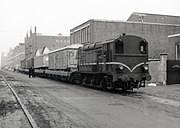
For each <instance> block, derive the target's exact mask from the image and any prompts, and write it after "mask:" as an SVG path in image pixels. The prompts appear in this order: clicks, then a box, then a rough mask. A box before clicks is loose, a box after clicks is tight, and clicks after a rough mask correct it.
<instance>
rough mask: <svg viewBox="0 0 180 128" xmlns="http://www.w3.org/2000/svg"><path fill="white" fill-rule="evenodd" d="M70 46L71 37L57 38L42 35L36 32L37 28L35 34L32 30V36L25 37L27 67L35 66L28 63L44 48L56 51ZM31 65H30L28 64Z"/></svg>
mask: <svg viewBox="0 0 180 128" xmlns="http://www.w3.org/2000/svg"><path fill="white" fill-rule="evenodd" d="M69 44H70V37H69V36H62V34H61V33H60V34H58V35H57V36H46V35H41V34H39V33H37V32H36V27H35V29H34V33H33V32H32V30H31V29H30V34H29V35H28V33H27V35H26V37H25V61H26V63H27V64H25V65H26V67H27V68H28V67H29V66H33V62H30V63H29V62H28V60H31V59H32V58H33V57H34V56H36V52H37V51H38V52H39V51H42V49H43V48H44V47H46V48H47V49H49V51H51V50H55V49H58V48H61V47H64V46H67V45H69ZM40 54H41V53H40ZM28 63H29V64H28Z"/></svg>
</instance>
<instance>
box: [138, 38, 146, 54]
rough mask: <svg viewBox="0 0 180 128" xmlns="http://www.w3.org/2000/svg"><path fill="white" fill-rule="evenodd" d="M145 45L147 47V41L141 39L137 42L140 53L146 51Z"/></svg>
mask: <svg viewBox="0 0 180 128" xmlns="http://www.w3.org/2000/svg"><path fill="white" fill-rule="evenodd" d="M146 47H147V43H146V42H145V41H141V42H140V43H139V50H140V53H141V54H146V52H147V48H146Z"/></svg>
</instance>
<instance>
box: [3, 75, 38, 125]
mask: <svg viewBox="0 0 180 128" xmlns="http://www.w3.org/2000/svg"><path fill="white" fill-rule="evenodd" d="M0 76H1V77H2V79H3V80H4V82H5V83H6V84H7V86H8V87H9V88H10V90H11V91H12V93H13V95H14V97H15V99H16V100H17V102H18V103H19V105H20V107H21V109H22V110H23V112H24V114H25V116H26V117H27V119H28V121H29V123H30V125H31V127H32V128H38V127H37V124H36V123H35V121H34V120H33V118H32V116H31V115H30V113H29V112H28V110H27V109H26V107H25V106H24V105H23V103H22V102H21V100H20V98H19V97H18V95H17V93H16V92H15V91H14V89H13V88H12V87H11V84H10V83H8V81H7V80H6V79H5V77H4V76H3V75H2V74H0Z"/></svg>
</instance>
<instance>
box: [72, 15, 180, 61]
mask: <svg viewBox="0 0 180 128" xmlns="http://www.w3.org/2000/svg"><path fill="white" fill-rule="evenodd" d="M134 15H135V16H134ZM139 15H140V14H139ZM142 15H143V14H141V15H140V16H139V18H140V19H141V20H140V21H139V19H136V18H134V17H136V16H137V14H136V13H133V14H132V15H131V17H130V18H129V19H128V21H111V20H95V19H91V20H89V21H87V22H85V23H83V24H81V25H79V26H77V27H75V28H73V29H71V31H70V32H71V35H70V40H71V44H75V43H82V44H86V43H95V42H99V41H102V40H108V39H112V38H115V37H118V36H120V34H122V33H126V34H133V35H134V34H135V35H138V36H141V37H143V38H145V39H146V40H147V41H148V42H149V57H150V58H159V55H160V53H164V52H166V53H167V52H168V36H169V35H174V34H179V33H180V23H179V22H180V17H176V16H163V17H164V22H163V23H162V21H160V19H162V18H159V19H158V18H157V20H153V18H156V17H162V15H160V16H158V15H152V14H151V15H150V16H149V15H148V14H146V15H145V14H144V15H143V19H144V20H143V21H142ZM153 16H154V17H153ZM146 17H149V18H146ZM171 17H172V19H171ZM166 18H167V19H168V20H166ZM145 19H147V20H145ZM148 19H152V20H148ZM170 19H171V20H170ZM162 20H163V19H162ZM154 21H156V23H155V22H154ZM169 54H170V53H169Z"/></svg>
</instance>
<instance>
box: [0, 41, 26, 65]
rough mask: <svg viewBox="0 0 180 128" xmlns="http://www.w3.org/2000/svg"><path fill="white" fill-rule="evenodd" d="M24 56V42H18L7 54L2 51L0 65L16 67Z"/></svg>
mask: <svg viewBox="0 0 180 128" xmlns="http://www.w3.org/2000/svg"><path fill="white" fill-rule="evenodd" d="M24 58H25V44H24V43H19V45H18V46H16V47H15V48H10V50H9V52H8V53H7V55H4V53H2V55H1V65H2V67H12V68H14V67H18V66H20V64H21V61H22V60H24Z"/></svg>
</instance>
